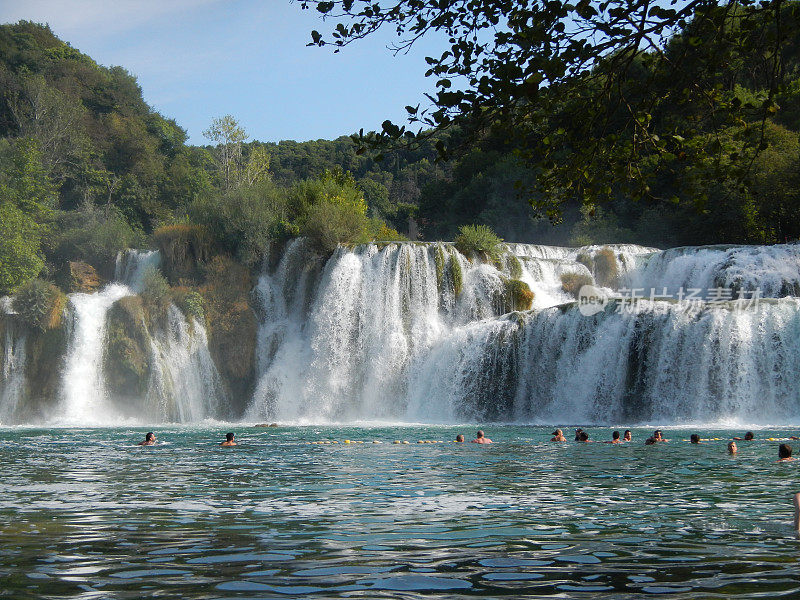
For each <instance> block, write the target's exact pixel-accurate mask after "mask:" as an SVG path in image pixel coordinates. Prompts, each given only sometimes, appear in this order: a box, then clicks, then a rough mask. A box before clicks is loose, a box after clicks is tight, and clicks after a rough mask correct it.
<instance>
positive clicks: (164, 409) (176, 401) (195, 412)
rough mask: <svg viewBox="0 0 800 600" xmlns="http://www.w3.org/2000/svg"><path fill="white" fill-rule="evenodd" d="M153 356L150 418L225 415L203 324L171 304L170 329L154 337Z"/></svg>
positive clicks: (179, 419)
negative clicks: (189, 318)
mask: <svg viewBox="0 0 800 600" xmlns="http://www.w3.org/2000/svg"><path fill="white" fill-rule="evenodd" d="M151 354H152V364H153V370H152V372H151V375H150V382H149V386H148V387H149V390H148V394H147V403H148V404H149V405H150V407H151V408H150V410H149V411H148V416H150V417H151V418H154V419H155V420H162V421H172V422H175V421H177V422H179V423H194V422H197V421H201V420H203V419H206V418H209V417H219V416H221V412H220V411H221V403H222V399H223V392H222V386H221V384H220V379H219V374H218V373H217V369H216V367H215V366H214V361H213V360H212V359H211V355H210V354H209V352H208V341H207V339H206V330H205V328H204V327H203V325H202V324H200V323H199V322H198V321H197V320H195V319H192V321H191V322H189V321H187V320H186V318H185V317H184V315H183V313H182V312H181V311H180V310H179V309H178V308H177V307H176V306H175V305H174V304H173V305H171V306H170V307H169V309H168V310H167V328H166V330H165V331H159V332H158V333H156V334H155V335H154V336H152V338H151Z"/></svg>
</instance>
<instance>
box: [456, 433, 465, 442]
mask: <svg viewBox="0 0 800 600" xmlns="http://www.w3.org/2000/svg"><path fill="white" fill-rule="evenodd" d="M456 441H457V442H463V441H464V434H463V433H459V434H458V435H457V436H456Z"/></svg>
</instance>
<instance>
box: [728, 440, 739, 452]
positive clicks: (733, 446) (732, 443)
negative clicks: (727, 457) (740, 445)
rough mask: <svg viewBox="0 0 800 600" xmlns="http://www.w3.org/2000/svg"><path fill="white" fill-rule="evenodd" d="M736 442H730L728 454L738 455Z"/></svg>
mask: <svg viewBox="0 0 800 600" xmlns="http://www.w3.org/2000/svg"><path fill="white" fill-rule="evenodd" d="M736 450H737V448H736V442H728V454H736Z"/></svg>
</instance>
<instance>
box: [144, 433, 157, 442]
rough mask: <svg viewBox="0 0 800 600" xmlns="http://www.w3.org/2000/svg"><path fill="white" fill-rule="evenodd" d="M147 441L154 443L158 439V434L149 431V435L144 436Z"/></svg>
mask: <svg viewBox="0 0 800 600" xmlns="http://www.w3.org/2000/svg"><path fill="white" fill-rule="evenodd" d="M144 439H145V441H148V442H152V441H153V440H154V439H156V434H155V433H153V432H152V431H148V432H147V434H146V435H145V436H144Z"/></svg>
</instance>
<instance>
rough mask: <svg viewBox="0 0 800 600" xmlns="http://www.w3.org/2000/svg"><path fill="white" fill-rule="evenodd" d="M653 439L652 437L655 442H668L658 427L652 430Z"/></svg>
mask: <svg viewBox="0 0 800 600" xmlns="http://www.w3.org/2000/svg"><path fill="white" fill-rule="evenodd" d="M653 439H654V440H655V441H656V442H668V441H669V440H668V439H667V438H665V437H663V436H662V435H661V430H660V429H656V430H655V431H654V432H653Z"/></svg>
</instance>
